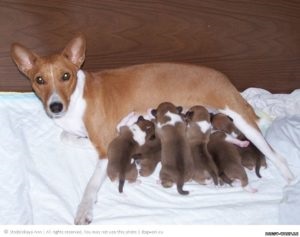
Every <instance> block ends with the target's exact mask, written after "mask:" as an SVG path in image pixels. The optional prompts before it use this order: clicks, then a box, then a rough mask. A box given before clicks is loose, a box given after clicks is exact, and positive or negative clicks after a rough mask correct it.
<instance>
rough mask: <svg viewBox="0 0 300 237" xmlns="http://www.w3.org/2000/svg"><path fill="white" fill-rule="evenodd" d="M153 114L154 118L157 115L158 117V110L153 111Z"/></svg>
mask: <svg viewBox="0 0 300 237" xmlns="http://www.w3.org/2000/svg"><path fill="white" fill-rule="evenodd" d="M151 114H152V115H153V116H154V117H156V115H157V110H156V109H152V110H151Z"/></svg>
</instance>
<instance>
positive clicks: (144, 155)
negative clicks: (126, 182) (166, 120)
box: [134, 117, 161, 177]
mask: <svg viewBox="0 0 300 237" xmlns="http://www.w3.org/2000/svg"><path fill="white" fill-rule="evenodd" d="M137 124H138V126H139V127H140V128H141V130H142V131H145V133H146V139H145V144H144V145H142V146H139V147H138V148H137V150H136V151H135V154H134V158H135V160H136V163H137V164H138V165H139V166H140V169H139V174H140V175H141V176H143V177H146V176H149V175H151V174H152V173H153V171H154V170H155V168H156V166H157V164H158V162H160V160H161V142H160V139H159V138H158V136H157V135H156V132H155V124H154V123H153V122H152V121H149V120H146V119H144V118H143V117H140V119H139V121H138V122H137Z"/></svg>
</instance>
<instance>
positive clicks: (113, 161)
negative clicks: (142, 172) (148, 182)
mask: <svg viewBox="0 0 300 237" xmlns="http://www.w3.org/2000/svg"><path fill="white" fill-rule="evenodd" d="M133 129H134V128H133V127H127V126H123V127H121V128H120V132H119V136H117V137H116V138H115V139H114V140H113V141H112V142H111V143H110V144H109V146H108V153H107V157H108V164H107V175H108V177H109V178H110V180H111V181H115V180H116V179H119V192H120V193H122V192H123V187H124V183H125V179H126V180H128V181H129V182H135V181H136V179H137V176H138V172H137V168H136V166H135V163H134V162H131V159H132V158H131V157H132V155H133V154H134V152H135V150H136V148H137V146H138V143H137V141H136V140H135V139H134V134H133V131H132V130H133ZM135 129H136V128H135Z"/></svg>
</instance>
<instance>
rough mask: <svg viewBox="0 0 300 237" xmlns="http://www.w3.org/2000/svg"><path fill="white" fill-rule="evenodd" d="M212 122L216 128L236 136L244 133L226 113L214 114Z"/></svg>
mask: <svg viewBox="0 0 300 237" xmlns="http://www.w3.org/2000/svg"><path fill="white" fill-rule="evenodd" d="M211 124H212V126H213V128H214V129H216V130H221V131H223V132H225V133H228V134H231V135H233V136H234V137H238V136H240V135H241V134H242V133H241V132H240V130H238V129H237V127H236V126H234V124H233V120H232V119H231V118H230V117H228V116H227V115H225V114H222V113H218V114H215V115H212V117H211Z"/></svg>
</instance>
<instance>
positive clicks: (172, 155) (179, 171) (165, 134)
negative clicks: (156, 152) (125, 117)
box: [152, 102, 193, 195]
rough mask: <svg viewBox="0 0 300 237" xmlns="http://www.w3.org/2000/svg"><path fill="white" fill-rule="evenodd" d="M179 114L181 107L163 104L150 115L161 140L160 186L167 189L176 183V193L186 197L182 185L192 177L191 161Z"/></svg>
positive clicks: (182, 122)
mask: <svg viewBox="0 0 300 237" xmlns="http://www.w3.org/2000/svg"><path fill="white" fill-rule="evenodd" d="M181 112H182V107H175V105H173V104H172V103H169V102H164V103H161V104H160V105H159V106H158V107H157V109H154V110H152V115H153V116H154V117H155V119H156V129H157V135H158V136H159V138H160V140H161V164H162V168H161V170H160V174H159V176H160V180H161V183H162V186H163V187H165V188H167V187H171V186H172V185H173V183H176V185H177V191H178V192H179V193H180V194H183V195H187V194H189V192H188V191H184V190H183V185H184V182H186V181H188V180H190V179H191V178H192V177H193V174H192V172H193V159H192V155H191V150H190V146H189V144H188V141H187V137H186V124H185V122H184V121H183V117H182V115H181Z"/></svg>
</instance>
